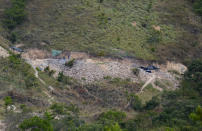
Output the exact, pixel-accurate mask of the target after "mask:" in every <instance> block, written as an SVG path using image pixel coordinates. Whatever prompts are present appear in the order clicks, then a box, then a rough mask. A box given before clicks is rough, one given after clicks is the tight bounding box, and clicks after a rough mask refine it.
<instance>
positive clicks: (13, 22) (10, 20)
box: [3, 0, 26, 29]
mask: <svg viewBox="0 0 202 131" xmlns="http://www.w3.org/2000/svg"><path fill="white" fill-rule="evenodd" d="M25 2H26V0H11V7H10V8H8V9H6V10H5V13H4V15H5V18H4V21H3V23H4V25H5V26H6V27H7V28H9V29H14V28H15V27H16V26H17V25H19V24H22V22H23V21H24V20H25V17H26V12H25Z"/></svg>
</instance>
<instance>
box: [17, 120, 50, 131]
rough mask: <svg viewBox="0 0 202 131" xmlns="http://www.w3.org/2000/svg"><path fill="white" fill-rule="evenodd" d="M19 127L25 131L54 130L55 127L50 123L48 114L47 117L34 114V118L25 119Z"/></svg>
mask: <svg viewBox="0 0 202 131" xmlns="http://www.w3.org/2000/svg"><path fill="white" fill-rule="evenodd" d="M19 127H20V129H21V130H23V131H26V130H34V131H53V127H52V125H51V123H50V119H49V116H48V118H47V116H46V117H45V118H40V117H37V116H34V117H32V118H29V119H26V120H24V121H23V122H22V123H21V124H20V126H19Z"/></svg>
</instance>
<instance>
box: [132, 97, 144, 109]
mask: <svg viewBox="0 0 202 131" xmlns="http://www.w3.org/2000/svg"><path fill="white" fill-rule="evenodd" d="M130 99H131V106H132V108H133V109H134V110H138V111H139V110H141V109H142V101H141V100H140V98H139V97H138V96H136V95H132V96H131V98H130Z"/></svg>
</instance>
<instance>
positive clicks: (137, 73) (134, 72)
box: [132, 68, 140, 76]
mask: <svg viewBox="0 0 202 131" xmlns="http://www.w3.org/2000/svg"><path fill="white" fill-rule="evenodd" d="M132 71H133V74H134V75H136V76H138V75H139V73H140V70H139V69H138V68H133V69H132Z"/></svg>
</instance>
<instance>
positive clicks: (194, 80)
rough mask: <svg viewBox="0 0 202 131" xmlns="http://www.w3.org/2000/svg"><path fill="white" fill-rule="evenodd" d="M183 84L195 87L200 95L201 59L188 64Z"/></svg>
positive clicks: (201, 89)
mask: <svg viewBox="0 0 202 131" xmlns="http://www.w3.org/2000/svg"><path fill="white" fill-rule="evenodd" d="M183 86H185V87H189V88H194V89H196V90H197V91H199V93H200V95H201V96H202V61H200V60H194V61H192V62H191V63H190V64H189V66H188V71H187V72H186V73H185V78H184V81H183Z"/></svg>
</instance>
